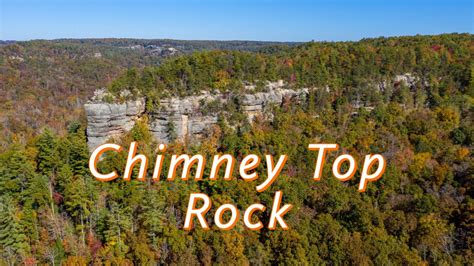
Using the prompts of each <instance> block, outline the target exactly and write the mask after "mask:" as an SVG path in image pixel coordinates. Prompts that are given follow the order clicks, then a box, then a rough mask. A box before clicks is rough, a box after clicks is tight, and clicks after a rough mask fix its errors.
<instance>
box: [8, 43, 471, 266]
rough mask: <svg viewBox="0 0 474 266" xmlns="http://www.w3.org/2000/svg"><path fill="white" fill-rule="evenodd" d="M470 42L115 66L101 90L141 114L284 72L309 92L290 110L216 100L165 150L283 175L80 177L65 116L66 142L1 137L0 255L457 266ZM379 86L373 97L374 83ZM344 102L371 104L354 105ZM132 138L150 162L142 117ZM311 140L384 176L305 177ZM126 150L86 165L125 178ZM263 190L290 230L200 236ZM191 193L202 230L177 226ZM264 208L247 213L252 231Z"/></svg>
mask: <svg viewBox="0 0 474 266" xmlns="http://www.w3.org/2000/svg"><path fill="white" fill-rule="evenodd" d="M473 41H474V38H473V36H472V35H469V34H446V35H437V36H414V37H399V38H379V39H367V40H361V41H360V42H337V43H317V42H316V43H307V44H303V45H300V46H297V47H280V46H278V47H268V48H265V49H262V50H259V51H258V52H245V51H220V50H219V51H204V52H197V53H192V54H190V55H183V56H177V57H171V58H169V59H166V60H165V61H163V62H162V63H161V64H160V65H159V66H156V67H145V68H143V69H142V68H141V67H140V66H139V67H138V68H137V69H130V70H127V71H125V72H124V73H123V74H122V75H120V76H119V77H118V78H117V79H114V80H113V81H112V82H111V83H110V84H109V89H110V91H111V92H113V93H118V92H119V91H121V90H123V89H128V90H130V91H131V92H133V94H135V95H139V94H140V95H142V96H145V97H146V98H147V101H148V104H147V108H148V110H149V111H152V110H153V108H155V107H156V106H157V105H158V104H159V99H160V98H161V97H163V96H166V95H178V96H182V95H191V94H196V93H200V91H201V90H219V91H221V92H234V93H239V92H241V91H242V90H243V85H245V84H248V83H255V84H257V85H258V84H261V83H262V82H265V81H275V80H279V79H282V80H285V81H286V83H287V84H288V86H290V87H295V88H298V87H311V88H312V87H315V88H317V89H314V90H311V91H310V95H309V97H308V99H307V101H306V102H304V103H303V104H299V105H292V104H290V105H284V106H274V107H272V108H270V109H269V110H268V112H271V113H272V115H273V119H270V120H266V119H261V118H259V117H257V118H256V119H255V121H253V123H249V122H248V121H246V119H245V118H244V117H242V116H241V115H239V113H238V108H236V106H233V105H232V104H230V105H229V106H227V108H226V109H219V110H215V111H216V112H219V114H220V116H221V119H220V121H219V123H218V126H216V127H214V128H213V129H212V130H210V131H209V132H208V134H207V136H206V138H205V141H203V142H201V143H197V142H192V141H191V142H189V143H178V142H176V143H170V144H169V147H168V151H167V153H166V154H168V155H170V154H180V153H187V154H194V153H201V154H203V155H205V156H206V157H207V158H206V159H208V160H207V161H208V162H210V161H212V160H211V159H210V157H211V156H213V155H214V154H218V153H230V154H232V155H233V156H235V157H236V158H237V160H241V159H242V156H243V155H245V154H250V153H255V154H257V155H259V156H260V157H261V156H262V155H263V154H267V153H268V154H273V155H278V154H287V155H288V157H289V159H288V161H287V163H286V165H285V168H284V169H283V171H282V172H281V176H280V177H279V179H278V181H277V182H276V183H275V184H273V185H272V186H271V187H270V188H269V189H268V190H267V191H265V192H264V193H258V192H256V191H255V189H254V188H255V185H256V184H255V182H244V181H243V180H241V179H234V180H233V181H229V182H219V181H210V180H209V179H208V178H206V177H207V176H208V175H209V173H207V172H205V173H204V178H203V180H202V181H186V182H183V181H181V180H178V179H176V180H175V181H173V182H166V181H164V180H161V181H160V182H156V183H153V182H151V180H148V181H146V182H139V181H137V180H135V179H134V178H133V177H132V181H130V182H126V181H123V180H119V179H117V180H115V181H112V182H107V183H102V182H98V181H96V180H94V179H93V178H92V176H91V175H90V172H89V170H88V168H87V164H88V159H89V152H88V149H87V144H86V135H85V129H84V128H85V124H84V123H81V122H77V121H76V122H75V121H68V127H67V132H66V133H64V134H60V133H58V132H54V130H50V129H44V130H43V131H42V133H41V134H39V135H34V136H32V137H29V138H27V141H24V142H15V141H14V140H12V141H11V142H10V143H11V145H9V146H8V147H7V148H5V151H4V152H3V153H2V154H0V195H1V196H0V197H1V199H0V254H1V258H2V259H3V261H2V262H5V263H6V262H16V263H25V264H35V263H49V264H59V263H65V264H88V263H95V264H103V263H105V262H111V263H112V264H132V263H134V264H156V263H163V264H165V263H169V264H212V263H215V264H259V265H266V264H280V263H282V264H298V265H309V264H324V263H327V264H364V265H369V264H376V265H386V264H421V263H424V262H425V263H430V264H469V263H471V262H472V261H473V259H474V258H473V254H472V250H473V240H474V236H473V232H474V223H473V208H474V201H473V199H472V194H473V191H472V184H473V176H474V171H473V166H474V159H473V156H472V152H473V145H472V141H473V139H474V126H473V121H474V118H473V97H474V94H473V92H474V83H473V81H474V71H473V60H472V55H473V52H474V45H473V44H474V43H473ZM22 49H26V48H22ZM138 58H142V57H138ZM123 69H124V68H123ZM103 71H104V72H103V73H107V71H106V69H104V70H103ZM408 72H409V73H412V74H413V75H414V76H416V77H418V79H417V82H416V83H415V84H413V85H412V86H406V85H404V84H399V83H394V82H392V80H393V77H394V75H399V74H403V73H408ZM384 80H385V81H386V84H385V86H384V89H380V88H379V87H378V86H374V84H378V83H379V82H382V81H384ZM326 86H328V87H329V90H326V89H324V88H325V87H326ZM257 88H258V89H264V87H263V86H257ZM355 100H361V101H363V102H365V103H366V104H367V105H370V106H371V107H372V108H371V109H364V108H356V107H355V106H354V101H355ZM13 104H14V102H13ZM3 112H4V111H2V113H3ZM52 118H55V117H54V116H53V117H52ZM132 140H135V141H138V142H139V150H138V151H139V152H140V153H143V154H146V155H147V156H148V157H149V158H151V157H153V155H154V154H155V153H156V147H157V142H156V140H154V139H153V137H152V134H151V133H150V131H149V130H148V128H147V123H146V120H143V121H138V122H137V124H136V125H135V126H134V128H133V129H132V130H131V131H130V132H128V133H127V134H125V135H124V136H122V138H121V139H120V140H118V143H119V144H121V145H122V146H124V147H125V148H127V147H128V146H127V145H129V143H130V142H131V141H132ZM321 142H324V143H338V144H339V145H340V146H341V150H340V151H339V152H338V153H332V154H331V155H330V156H328V157H327V162H329V163H331V162H332V161H333V160H334V158H335V157H336V156H337V155H338V154H341V153H350V154H351V155H353V156H354V157H355V158H356V160H357V161H358V162H362V161H363V160H362V157H363V156H364V155H366V154H369V153H381V154H383V155H384V157H385V158H386V159H387V164H388V165H387V168H386V172H385V174H384V175H383V177H382V178H381V179H380V180H378V181H377V182H374V183H373V184H370V185H369V187H368V189H367V191H366V192H365V193H359V192H357V186H356V184H357V183H358V181H359V180H358V179H357V178H354V179H352V180H350V181H347V182H340V181H338V180H335V179H334V178H332V177H331V174H330V171H331V169H330V167H325V168H324V170H323V178H322V179H321V181H319V182H315V181H313V180H312V176H313V171H314V162H315V159H316V156H317V154H316V153H315V152H311V151H308V149H307V146H308V144H309V143H321ZM125 150H126V149H125ZM126 156H127V154H126V151H124V152H122V153H119V154H109V155H107V156H106V157H105V158H104V160H102V161H101V162H100V164H99V168H100V170H101V171H103V172H108V171H111V170H115V171H117V172H118V173H119V174H123V169H122V168H123V165H124V162H125V160H126ZM166 162H169V158H167V159H166V160H165V165H164V168H163V169H167V167H169V165H166ZM153 166H154V165H153V163H151V165H150V167H149V172H148V177H150V176H151V172H152V171H153ZM360 168H361V165H359V167H358V169H360ZM205 169H210V167H209V166H207V167H206V168H205ZM135 170H136V169H135ZM260 172H262V173H263V171H260ZM355 176H356V177H357V176H360V173H358V174H356V175H355ZM277 190H282V191H283V192H284V194H283V202H290V203H292V204H294V207H293V209H292V210H291V211H290V212H289V213H288V214H287V215H286V216H285V220H286V221H287V223H288V225H289V227H290V230H288V231H283V230H275V231H271V230H268V229H262V230H260V231H249V230H246V229H245V228H244V227H243V225H242V224H241V223H238V224H237V226H236V228H235V229H233V230H231V231H226V232H222V231H220V230H215V228H213V217H212V214H211V213H214V212H215V209H216V208H218V207H219V206H220V205H222V204H225V203H232V204H234V205H236V206H237V207H238V208H239V209H241V210H242V209H244V208H245V207H247V206H248V205H249V204H252V203H255V202H261V203H262V204H264V205H270V204H271V201H272V199H273V195H274V193H275V191H277ZM192 192H203V193H206V194H208V195H209V196H210V197H211V199H212V202H213V204H214V205H213V207H212V209H211V213H210V214H209V215H208V216H207V219H208V222H209V224H210V225H211V230H210V231H204V230H202V229H199V228H196V229H195V230H192V231H190V232H188V231H184V230H182V227H183V221H184V215H185V212H186V207H187V206H186V205H187V203H188V200H189V194H190V193H192ZM269 211H270V210H267V211H265V212H264V213H262V214H261V215H260V216H259V218H260V219H261V220H262V222H264V223H265V222H268V219H269ZM277 229H278V228H277Z"/></svg>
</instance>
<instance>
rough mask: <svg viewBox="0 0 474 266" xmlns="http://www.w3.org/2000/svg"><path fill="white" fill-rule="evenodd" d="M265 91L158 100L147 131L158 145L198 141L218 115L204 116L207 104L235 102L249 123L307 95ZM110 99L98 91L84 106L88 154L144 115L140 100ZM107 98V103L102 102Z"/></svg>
mask: <svg viewBox="0 0 474 266" xmlns="http://www.w3.org/2000/svg"><path fill="white" fill-rule="evenodd" d="M248 89H249V90H251V89H252V88H248ZM265 90H266V91H265V92H255V93H253V92H252V93H248V94H220V93H217V94H211V93H209V92H203V93H202V94H201V95H197V96H188V97H181V98H179V97H171V98H165V99H162V100H161V101H160V107H159V109H158V110H156V111H154V112H149V113H148V116H149V119H148V121H149V127H150V131H151V132H152V133H153V135H154V136H155V138H156V139H157V140H158V141H160V142H162V143H167V142H169V141H170V140H171V139H172V138H176V139H177V140H180V141H183V140H184V139H186V138H189V139H199V138H201V137H202V136H203V135H204V133H205V132H206V130H208V129H210V128H211V127H212V125H214V124H216V123H217V120H218V113H210V114H205V112H203V108H205V106H206V105H208V104H209V103H215V104H217V105H218V106H220V107H221V108H225V105H226V103H229V102H230V101H233V102H236V103H237V104H238V108H239V110H240V111H241V112H242V113H244V114H246V115H247V117H248V119H249V120H252V119H253V118H254V117H255V116H257V115H259V114H262V113H263V112H264V111H265V109H266V108H267V107H268V106H270V105H281V104H283V103H284V102H286V101H301V100H303V99H305V98H306V95H307V94H308V89H300V90H291V89H285V88H284V84H283V82H281V81H280V82H275V83H268V84H267V86H266V88H265ZM110 97H111V96H110V95H108V94H107V93H106V92H105V91H104V90H98V91H97V92H96V93H95V95H94V97H93V98H92V99H91V100H90V101H89V102H88V103H87V104H85V106H84V108H85V110H86V115H87V122H88V125H87V140H88V145H89V148H90V149H91V150H93V149H94V148H96V147H97V146H98V145H100V144H102V143H105V142H106V141H107V140H108V139H109V138H113V137H116V136H119V135H121V134H123V133H124V132H126V131H129V130H130V129H131V128H132V127H133V125H134V124H135V121H136V120H137V119H138V118H139V117H141V116H142V115H143V114H144V112H145V99H143V98H141V99H138V100H133V101H127V102H125V103H114V102H113V99H111V100H110ZM107 98H109V101H106V100H104V99H107ZM110 101H112V103H110Z"/></svg>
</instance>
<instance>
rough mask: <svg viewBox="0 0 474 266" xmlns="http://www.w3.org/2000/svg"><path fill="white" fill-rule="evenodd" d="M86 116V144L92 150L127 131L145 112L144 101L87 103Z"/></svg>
mask: <svg viewBox="0 0 474 266" xmlns="http://www.w3.org/2000/svg"><path fill="white" fill-rule="evenodd" d="M84 108H85V110H86V115H87V142H88V146H89V148H90V149H94V148H95V147H97V146H99V145H100V144H102V143H105V142H106V141H107V140H108V139H110V138H113V137H117V136H120V135H121V134H123V133H124V132H127V131H129V130H130V129H131V128H132V127H133V125H135V121H136V120H137V119H138V118H139V117H140V116H141V115H142V114H143V112H144V111H145V100H144V99H138V100H135V101H128V102H125V103H106V102H103V101H96V102H88V103H87V104H85V105H84Z"/></svg>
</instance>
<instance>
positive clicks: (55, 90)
mask: <svg viewBox="0 0 474 266" xmlns="http://www.w3.org/2000/svg"><path fill="white" fill-rule="evenodd" d="M267 45H280V43H273V42H249V41H225V42H220V41H178V40H135V39H62V40H51V41H47V40H34V41H18V42H15V41H2V42H1V43H0V73H1V77H0V85H1V87H2V90H0V132H1V134H2V135H3V136H4V138H2V141H0V145H3V147H5V145H7V144H8V143H11V142H12V141H13V140H20V141H21V140H25V139H27V138H28V137H29V136H31V135H34V134H35V133H37V132H38V130H39V129H41V128H42V127H44V126H48V127H51V128H53V129H54V130H55V131H57V132H59V133H61V132H63V131H64V129H65V128H66V125H67V124H68V123H69V122H70V121H72V120H78V119H82V117H83V109H82V105H83V103H84V101H85V100H86V99H87V98H89V97H90V96H91V95H92V92H93V91H94V90H95V89H97V88H100V87H105V86H106V85H107V84H109V83H110V82H111V81H112V80H114V79H115V78H116V77H117V76H118V75H119V74H120V73H122V72H123V71H124V70H126V69H128V68H132V67H133V68H138V69H141V68H143V67H145V66H155V65H158V64H160V62H161V61H162V60H163V59H164V58H167V57H170V56H175V55H180V54H185V53H190V52H192V51H195V50H210V49H231V50H256V49H260V48H262V47H266V46H267Z"/></svg>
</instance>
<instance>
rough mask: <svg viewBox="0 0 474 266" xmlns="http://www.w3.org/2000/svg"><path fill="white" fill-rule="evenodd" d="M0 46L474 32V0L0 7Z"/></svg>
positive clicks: (207, 0)
mask: <svg viewBox="0 0 474 266" xmlns="http://www.w3.org/2000/svg"><path fill="white" fill-rule="evenodd" d="M0 2H1V6H0V9H1V10H0V15H1V18H0V20H1V21H0V23H1V24H0V39H2V40H28V39H55V38H94V37H100V38H103V37H117V38H118V37H127V38H147V39H154V38H171V39H186V40H198V39H201V40H204V39H213V40H269V41H310V40H331V41H334V40H359V39H361V38H364V37H378V36H399V35H415V34H439V33H449V32H470V33H472V32H473V4H472V2H473V1H472V0H411V1H406V0H402V1H383V0H379V1H375V0H370V1H369V0H359V1H357V0H349V1H341V0H323V1H316V0H315V1H302V0H276V1H269V0H254V1H247V0H242V1H237V0H221V1H216V0H186V1H185V0H155V1H152V0H0Z"/></svg>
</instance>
